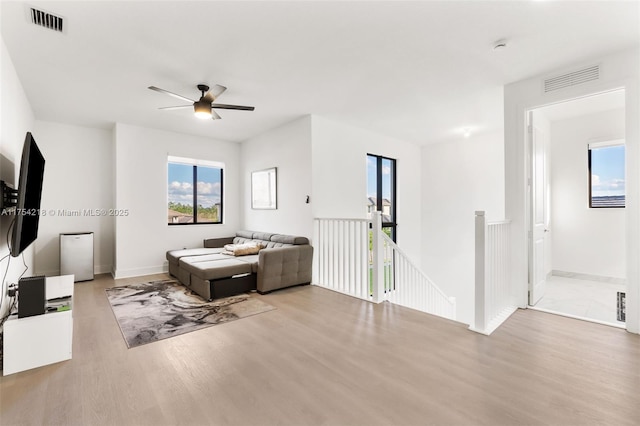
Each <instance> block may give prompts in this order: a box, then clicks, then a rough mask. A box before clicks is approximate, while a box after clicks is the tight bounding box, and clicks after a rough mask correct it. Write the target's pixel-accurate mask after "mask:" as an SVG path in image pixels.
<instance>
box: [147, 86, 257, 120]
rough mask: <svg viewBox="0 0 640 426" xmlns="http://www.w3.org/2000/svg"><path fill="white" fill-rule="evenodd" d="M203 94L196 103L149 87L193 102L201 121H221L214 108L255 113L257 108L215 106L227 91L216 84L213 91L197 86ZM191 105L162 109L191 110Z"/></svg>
mask: <svg viewBox="0 0 640 426" xmlns="http://www.w3.org/2000/svg"><path fill="white" fill-rule="evenodd" d="M196 87H197V88H198V90H199V91H200V93H201V96H200V99H199V100H197V101H194V100H193V99H190V98H187V97H186V96H182V95H178V94H176V93H173V92H170V91H168V90H164V89H160V88H159V87H155V86H149V87H148V89H150V90H153V91H156V92H160V93H164V94H166V95H169V96H173V97H174V98H178V99H182V100H183V101H187V102H192V105H193V112H194V114H195V116H196V117H197V118H200V119H203V120H204V119H213V120H219V119H220V118H222V117H220V116H219V115H218V114H217V113H216V112H215V111H214V110H213V108H220V109H235V110H239V111H253V110H254V109H255V108H254V107H252V106H241V105H225V104H214V103H213V101H215V100H216V99H217V98H218V96H220V95H221V94H222V93H223V92H224V91H225V90H227V88H226V87H224V86H221V85H219V84H216V85H215V86H214V87H213V89H211V90H209V86H207V85H206V84H198V85H197V86H196ZM190 107H191V105H179V106H173V107H161V108H160V109H164V110H172V109H182V108H190Z"/></svg>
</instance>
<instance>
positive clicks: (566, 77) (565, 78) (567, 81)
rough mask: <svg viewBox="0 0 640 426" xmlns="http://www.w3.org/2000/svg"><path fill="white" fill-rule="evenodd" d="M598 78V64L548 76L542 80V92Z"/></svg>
mask: <svg viewBox="0 0 640 426" xmlns="http://www.w3.org/2000/svg"><path fill="white" fill-rule="evenodd" d="M599 78H600V65H594V66H592V67H589V68H585V69H582V70H579V71H574V72H570V73H568V74H563V75H559V76H557V77H552V78H548V79H546V80H545V81H544V93H549V92H553V91H554V90H560V89H564V88H565V87H571V86H575V85H578V84H582V83H586V82H588V81H594V80H598V79H599Z"/></svg>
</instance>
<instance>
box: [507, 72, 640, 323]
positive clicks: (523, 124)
mask: <svg viewBox="0 0 640 426" xmlns="http://www.w3.org/2000/svg"><path fill="white" fill-rule="evenodd" d="M572 89H573V88H572ZM620 89H624V90H625V128H626V131H625V140H626V144H627V149H628V151H627V153H628V156H627V157H626V170H627V180H628V181H629V182H628V183H627V201H628V205H627V208H626V209H625V217H626V219H625V222H626V226H627V241H626V247H627V281H628V285H627V304H626V308H627V322H626V325H625V327H626V329H627V330H628V331H630V332H633V333H636V334H638V333H640V321H638V319H639V318H640V301H639V300H637V299H639V297H638V294H639V293H640V282H639V280H640V269H639V268H638V267H637V262H636V260H637V259H638V258H639V256H638V255H639V253H640V244H639V243H640V227H639V226H638V224H636V223H635V222H634V221H635V220H636V219H640V214H639V213H640V210H639V209H638V206H636V205H635V203H638V202H640V197H639V196H638V194H637V193H638V189H639V188H638V186H639V182H635V181H634V179H636V177H637V176H638V174H639V173H638V172H639V169H640V155H638V158H636V157H635V156H634V155H636V154H638V150H639V149H640V146H639V145H640V144H639V137H638V136H639V134H640V131H638V130H639V128H640V126H639V125H638V123H637V121H638V120H637V117H635V116H634V114H637V113H638V111H639V110H640V108H639V106H640V103H639V102H638V100H637V99H635V98H634V96H637V95H638V94H639V93H640V87H639V85H638V84H636V82H635V81H633V80H628V79H627V80H621V81H616V82H614V83H611V82H610V83H609V84H600V85H594V86H593V87H591V89H588V88H583V87H580V88H576V89H573V90H569V91H567V92H565V93H564V94H561V95H557V94H555V95H554V96H551V97H549V98H548V99H545V96H540V95H538V96H536V97H533V99H529V102H528V103H527V104H523V103H511V104H509V102H508V101H507V99H508V96H507V95H506V94H505V178H506V187H505V190H506V194H505V195H506V199H505V203H506V206H505V207H506V210H505V211H506V213H507V217H509V216H511V218H512V222H514V225H515V228H514V230H515V232H514V234H512V236H513V237H512V244H515V246H514V247H516V250H515V251H514V253H517V252H518V249H517V247H518V246H519V247H522V249H523V251H522V252H521V253H523V255H524V257H520V256H521V255H518V254H516V255H515V257H514V258H513V260H514V262H513V263H514V268H513V272H512V280H513V282H514V283H515V284H514V286H515V287H514V292H515V294H516V297H517V299H516V300H519V302H517V303H518V306H519V307H520V308H523V309H525V308H527V306H528V290H529V279H528V277H529V266H530V265H529V245H528V232H529V229H530V220H531V219H530V216H531V208H532V206H531V202H530V198H529V196H528V192H527V190H528V188H527V178H528V173H529V170H528V169H529V167H530V164H529V161H528V160H527V149H528V142H527V134H526V133H527V112H528V111H532V110H535V109H537V108H541V107H545V106H550V105H554V104H557V103H562V102H567V101H572V100H576V99H580V98H584V97H588V96H593V95H598V94H602V93H606V92H610V91H614V90H620ZM517 95H520V96H522V93H518V94H517ZM517 97H518V96H514V98H517ZM511 101H512V102H513V100H511ZM509 107H512V108H513V110H512V111H511V114H510V113H509V112H507V111H508V109H509ZM514 113H515V115H514ZM634 117H635V118H634ZM634 120H635V121H634ZM507 122H508V123H507ZM514 130H515V132H516V133H514ZM510 137H511V140H512V142H513V140H516V141H520V143H519V144H517V143H516V144H514V145H509V143H508V142H507V141H509V139H510ZM514 155H515V157H516V158H520V159H521V160H520V161H522V162H521V163H519V164H518V162H517V161H516V162H515V164H514V165H512V166H511V165H510V164H509V159H510V158H514V157H513V156H514ZM518 169H519V170H520V171H519V172H516V174H515V175H514V174H513V172H514V171H516V170H518ZM510 172H511V173H510ZM518 175H519V176H520V177H519V178H518V179H514V182H509V178H510V177H514V176H518ZM518 187H519V189H517V188H518ZM510 189H511V190H514V189H516V192H518V193H519V194H520V197H522V198H520V200H521V202H522V204H520V205H521V206H522V207H521V208H517V207H515V206H516V205H517V202H516V203H515V204H514V201H513V200H514V199H513V198H512V199H511V200H510V199H509V198H510ZM511 195H513V192H512V193H511ZM514 207H515V208H514ZM518 211H520V213H518ZM520 215H521V216H520ZM518 216H519V217H520V218H521V219H520V220H518V219H517V217H518ZM514 218H515V219H514ZM517 222H520V225H519V226H518V224H517ZM518 228H519V229H520V230H521V231H517V229H518ZM520 244H522V245H520ZM634 265H636V266H634Z"/></svg>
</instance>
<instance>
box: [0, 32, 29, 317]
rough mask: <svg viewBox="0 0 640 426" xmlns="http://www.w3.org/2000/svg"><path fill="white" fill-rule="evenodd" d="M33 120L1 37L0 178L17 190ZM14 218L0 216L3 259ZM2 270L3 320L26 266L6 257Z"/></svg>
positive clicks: (0, 309)
mask: <svg viewBox="0 0 640 426" xmlns="http://www.w3.org/2000/svg"><path fill="white" fill-rule="evenodd" d="M34 121H35V118H34V115H33V111H32V110H31V105H30V104H29V100H28V99H27V96H26V94H25V92H24V88H23V87H22V83H21V82H20V79H19V78H18V75H17V74H16V70H15V67H14V65H13V61H12V60H11V57H10V56H9V52H8V51H7V47H6V45H5V44H4V40H2V38H1V37H0V179H2V180H4V181H5V182H7V183H8V184H11V185H13V186H14V187H17V184H18V175H19V173H20V170H19V169H20V158H21V156H22V145H23V143H24V137H25V134H26V132H28V131H32V130H33V125H34ZM12 219H13V216H0V258H4V256H5V255H7V254H8V253H9V248H8V247H7V243H6V241H7V239H6V237H7V232H9V225H10V224H11V220H12ZM33 253H34V245H33V244H32V245H31V246H29V247H28V248H27V249H26V250H25V251H24V261H25V263H26V265H27V266H28V267H29V270H28V271H26V273H25V276H31V275H34V267H33ZM7 262H9V269H8V270H7V273H6V277H5V270H6V268H7ZM0 271H1V272H0V274H2V277H5V278H4V281H2V283H0V317H1V316H3V315H5V314H6V312H7V310H8V308H9V304H8V298H7V297H5V295H6V294H7V286H8V285H9V284H10V283H17V281H18V278H19V277H20V275H21V274H22V272H23V271H24V266H23V263H22V261H20V260H19V259H14V258H11V257H7V258H6V259H4V260H2V262H0Z"/></svg>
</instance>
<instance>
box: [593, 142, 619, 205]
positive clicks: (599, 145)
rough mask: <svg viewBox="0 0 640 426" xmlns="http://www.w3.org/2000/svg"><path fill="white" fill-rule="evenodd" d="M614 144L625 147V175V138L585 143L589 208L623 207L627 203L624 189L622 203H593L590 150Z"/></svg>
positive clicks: (610, 146) (609, 146)
mask: <svg viewBox="0 0 640 426" xmlns="http://www.w3.org/2000/svg"><path fill="white" fill-rule="evenodd" d="M615 146H622V147H624V148H625V150H624V160H625V164H624V167H625V175H626V166H627V165H626V159H627V149H626V144H625V140H624V139H615V140H608V141H603V142H590V143H588V144H587V169H588V175H589V180H588V186H589V188H588V194H589V195H588V196H589V208H590V209H624V208H625V207H626V205H627V194H626V189H625V194H624V201H623V203H624V204H622V205H601V206H598V205H593V192H592V190H593V182H592V175H593V173H592V171H591V168H592V159H591V151H592V150H594V149H600V148H612V147H615Z"/></svg>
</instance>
